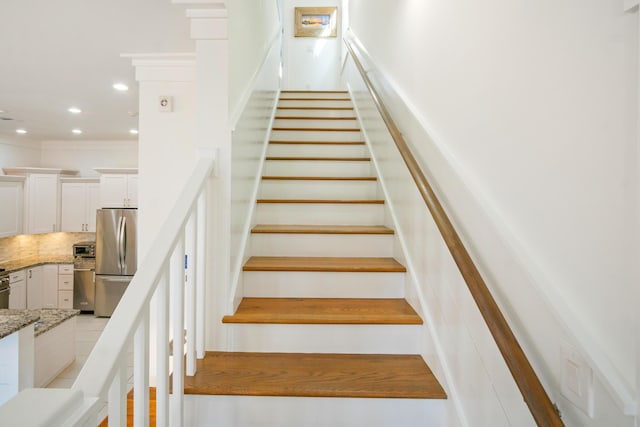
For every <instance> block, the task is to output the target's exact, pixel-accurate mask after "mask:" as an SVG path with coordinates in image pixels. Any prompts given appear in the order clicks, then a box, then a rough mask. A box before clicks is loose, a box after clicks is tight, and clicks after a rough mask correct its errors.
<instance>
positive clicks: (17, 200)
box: [0, 175, 25, 237]
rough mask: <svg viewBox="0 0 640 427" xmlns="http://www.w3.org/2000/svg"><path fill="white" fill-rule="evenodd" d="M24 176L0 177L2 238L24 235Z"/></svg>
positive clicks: (0, 229) (0, 231)
mask: <svg viewBox="0 0 640 427" xmlns="http://www.w3.org/2000/svg"><path fill="white" fill-rule="evenodd" d="M24 180H25V178H24V177H23V176H6V175H0V200H2V201H3V205H2V209H1V210H0V237H8V236H15V235H16V234H22V231H23V227H22V225H23V219H24Z"/></svg>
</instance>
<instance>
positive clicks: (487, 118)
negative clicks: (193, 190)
mask: <svg viewBox="0 0 640 427" xmlns="http://www.w3.org/2000/svg"><path fill="white" fill-rule="evenodd" d="M583 6H585V5H584V4H582V3H580V4H578V3H577V2H576V4H575V5H573V6H572V7H570V6H569V5H564V6H562V7H560V6H558V5H557V3H551V2H543V3H539V2H538V3H535V4H533V3H532V4H528V5H526V6H523V5H522V4H515V3H509V4H506V3H504V2H491V4H486V3H483V4H482V5H481V4H477V5H476V4H474V5H470V4H468V3H465V4H464V5H463V4H462V3H461V2H448V3H437V2H432V1H427V2H421V3H418V2H412V3H402V4H394V5H391V4H387V3H386V2H381V1H374V2H370V1H368V2H363V1H359V0H351V11H350V12H351V14H350V15H351V19H352V28H353V29H354V32H355V34H356V35H357V36H359V37H360V38H361V40H362V42H363V44H364V45H365V47H366V48H367V49H368V50H369V53H370V54H371V56H372V58H373V61H374V64H375V65H376V66H378V67H379V68H378V70H375V69H374V70H373V71H372V72H371V76H372V77H373V78H374V79H375V80H379V81H381V82H382V83H383V87H384V90H383V97H384V98H385V101H386V102H387V105H388V107H389V108H390V109H391V111H392V114H393V115H394V117H395V118H396V120H397V121H398V124H399V125H400V127H401V130H402V131H403V134H404V135H405V137H406V138H407V139H408V140H409V142H410V144H412V146H413V149H414V150H415V151H416V153H417V154H418V156H419V158H420V161H421V162H422V163H423V164H424V166H425V168H426V171H427V173H428V175H429V176H431V177H434V178H435V182H436V183H437V184H436V185H437V187H438V188H436V190H439V191H438V192H439V193H440V194H442V195H446V196H445V197H443V198H442V201H443V203H444V204H445V206H446V207H447V209H448V210H450V211H451V212H453V220H454V222H455V223H456V224H457V225H458V227H459V229H460V231H461V232H462V237H463V239H464V240H465V241H466V242H468V243H470V244H469V248H470V249H471V251H472V256H474V258H475V259H476V260H477V263H478V266H479V268H480V270H481V272H482V273H483V275H484V276H485V278H486V279H487V281H488V282H489V286H490V287H491V288H492V289H493V290H494V295H496V297H497V298H498V300H499V302H500V304H501V307H502V308H503V310H504V312H505V314H506V316H507V318H508V319H509V321H510V324H511V325H512V327H514V329H515V330H516V334H517V335H518V337H519V339H520V340H521V344H522V345H523V347H524V348H525V350H526V352H527V353H528V354H529V355H530V357H531V358H532V362H533V364H534V368H535V369H536V370H537V371H538V372H540V373H541V375H542V378H543V381H544V382H545V384H546V385H547V387H548V389H549V391H550V393H551V395H552V400H554V401H556V402H557V403H558V404H559V406H560V408H561V410H562V412H563V416H564V418H565V422H568V423H571V424H575V425H585V426H596V425H604V424H607V425H620V426H625V425H631V423H632V419H631V417H626V416H624V415H623V413H622V408H621V406H620V405H619V404H616V403H615V397H614V396H613V395H612V394H611V390H607V388H606V387H607V386H606V382H607V380H605V379H603V377H602V375H603V373H602V372H600V373H599V374H600V375H598V372H597V373H596V379H595V384H594V388H595V396H596V402H595V408H596V411H595V417H594V418H593V419H591V418H589V417H587V416H586V415H585V414H584V413H583V412H581V411H580V410H579V409H577V408H576V407H575V406H574V405H572V404H571V403H570V402H568V401H567V400H566V399H564V398H563V397H562V396H561V394H560V393H559V389H558V385H559V384H558V383H559V381H560V357H559V354H560V346H561V344H562V343H563V342H565V341H568V342H571V343H573V344H576V345H578V347H579V348H580V349H581V351H582V350H585V351H587V352H590V351H591V352H592V353H594V354H596V356H604V359H605V360H606V359H608V360H609V361H611V362H612V365H610V366H611V367H612V368H611V369H612V370H611V371H609V373H611V372H613V374H614V376H617V377H618V378H627V379H630V378H634V376H635V371H636V366H635V351H634V349H633V342H634V339H633V328H630V327H629V325H630V324H631V322H633V318H634V315H633V312H634V309H633V307H632V305H633V301H634V298H633V289H634V286H635V285H634V283H637V269H636V267H635V262H634V261H633V260H634V259H637V258H638V254H637V246H634V243H633V239H634V236H638V230H637V222H635V220H634V219H633V218H634V217H635V216H637V211H636V209H637V207H636V205H634V204H635V203H636V200H637V194H638V181H637V178H634V177H637V172H638V170H637V169H638V164H637V159H638V158H637V155H635V154H633V153H635V151H636V148H635V144H636V138H637V134H636V130H635V124H636V119H637V107H636V101H637V99H636V98H637V95H636V93H637V92H636V79H637V68H636V66H635V60H636V57H637V52H636V51H635V50H634V49H635V47H636V41H635V40H636V37H637V22H636V21H637V19H636V17H631V16H625V15H623V14H622V13H621V11H620V8H619V5H618V4H611V3H609V2H604V1H599V2H593V3H591V4H589V6H588V7H586V8H584V7H583ZM576 8H580V10H581V14H580V15H579V16H578V15H576V14H575V13H574V12H575V10H576ZM497 11H500V13H497ZM542 20H544V22H545V28H547V31H546V32H545V33H544V34H540V33H539V31H538V30H536V28H537V29H539V28H540V25H541V24H540V22H542ZM487 23H490V24H487ZM595 28H597V30H596V31H594V29H595ZM461 29H464V30H461ZM534 35H535V36H534ZM442 40H447V44H443V43H442V42H441V41H442ZM400 45H402V46H406V48H405V49H398V48H397V46H400ZM613 46H615V48H613ZM417 51H419V52H420V55H415V54H414V53H415V52H417ZM352 72H353V70H352V69H350V70H349V71H348V74H349V75H350V76H352V75H353V74H351V73H352ZM383 75H384V77H386V78H382V76H383ZM354 89H355V90H356V91H358V90H360V87H358V86H355V85H354ZM360 102H362V99H360ZM362 106H363V111H366V112H370V111H372V108H371V105H370V103H368V102H365V104H363V105H362ZM365 128H367V126H365ZM379 128H380V123H379V121H378V122H372V123H370V124H369V127H368V129H367V131H368V134H369V136H370V138H371V139H372V140H375V141H378V143H377V145H378V147H377V148H376V149H375V150H374V151H376V156H377V157H378V158H380V159H383V160H384V161H383V162H382V163H384V164H385V165H384V166H383V168H384V169H385V172H384V174H385V177H384V178H385V180H386V182H387V184H388V186H389V188H390V193H391V194H393V195H395V196H394V197H392V199H394V198H395V200H390V204H394V202H395V207H396V214H397V217H398V220H399V222H400V230H398V231H399V233H401V234H402V233H404V238H405V242H404V244H405V249H406V250H407V256H408V257H409V258H411V259H410V261H411V262H410V263H409V264H410V266H411V267H412V268H413V270H414V271H415V274H414V277H416V278H419V279H416V282H417V284H416V288H415V289H414V290H413V291H411V292H413V293H414V296H413V298H417V299H422V301H423V304H422V307H424V308H425V310H427V311H429V315H428V316H427V317H429V318H430V319H432V321H433V322H434V326H435V329H434V332H435V336H436V338H437V340H438V346H439V347H440V350H441V351H442V352H444V353H445V354H447V357H446V358H445V360H444V363H445V364H446V365H447V366H448V368H449V369H450V370H449V372H448V375H449V381H451V382H452V384H451V387H453V390H454V392H455V396H456V397H459V398H461V399H463V404H464V407H465V411H466V412H467V414H468V415H467V416H468V419H469V420H473V423H471V424H470V425H485V424H482V420H483V419H487V418H482V416H480V417H478V415H481V414H486V413H490V412H486V411H487V410H489V408H490V407H491V405H494V407H496V408H497V406H495V405H497V403H495V402H494V403H491V404H489V405H488V406H487V402H484V403H483V402H481V401H480V400H478V399H477V396H479V395H478V394H477V393H478V391H479V389H476V390H473V389H471V388H469V387H471V386H470V385H468V384H467V383H466V382H465V381H466V379H465V376H466V373H465V372H464V369H462V364H461V362H462V361H463V360H464V358H461V356H460V349H464V348H469V349H473V347H467V346H465V345H464V339H467V340H469V339H473V340H475V341H476V342H477V343H478V344H476V345H475V347H476V349H475V352H477V357H481V359H480V360H482V364H481V365H480V366H483V367H484V368H485V369H486V370H487V372H488V379H485V380H488V381H490V382H491V383H492V384H493V386H492V388H493V390H495V393H497V396H498V398H499V399H500V401H501V402H502V405H503V406H504V408H505V410H506V412H505V416H506V417H507V418H508V420H509V423H510V424H511V425H522V424H521V422H522V421H521V417H522V416H524V415H522V414H521V412H522V411H520V410H519V409H515V408H517V407H518V404H516V403H514V404H513V405H512V403H511V402H512V401H513V402H515V401H517V400H518V399H514V398H513V393H514V390H513V387H512V386H509V385H508V384H507V382H505V381H503V380H502V379H501V378H502V377H503V375H502V374H501V373H500V371H504V368H500V366H498V365H500V363H499V362H496V360H499V358H497V359H494V357H493V356H491V355H492V353H494V352H495V351H494V350H491V349H490V347H491V345H488V344H487V341H486V339H485V338H482V337H486V336H487V335H486V332H482V331H481V329H482V328H481V327H480V325H481V322H479V321H477V320H478V319H477V315H475V314H473V311H474V309H473V308H472V306H473V304H472V303H471V302H470V301H469V298H468V296H465V293H466V291H465V290H464V286H463V285H462V284H461V283H459V279H455V277H456V274H457V273H456V272H455V269H454V268H451V266H449V267H447V263H445V262H444V260H445V259H446V257H448V254H447V251H446V250H445V248H444V247H443V246H442V243H441V242H438V240H437V239H435V240H434V239H432V238H427V237H426V236H436V235H437V231H436V230H435V229H434V226H433V224H429V222H428V221H427V220H423V219H420V215H419V214H417V212H419V209H420V205H421V204H422V202H421V201H420V200H419V197H418V196H417V195H416V194H414V193H413V190H408V189H409V188H410V186H411V185H412V184H411V181H410V179H409V178H408V177H406V176H403V172H402V169H403V166H402V164H401V162H400V161H399V160H394V159H393V154H392V152H393V150H392V149H391V148H389V147H388V146H387V143H388V140H387V142H385V141H384V139H385V138H388V137H385V136H384V132H380V131H379V130H378V129H379ZM403 183H404V184H403ZM440 190H441V191H440ZM614 217H615V220H614V219H613V218H614ZM605 224H606V226H605ZM423 278H424V279H423ZM452 284H454V285H452ZM550 296H551V298H549V297H550ZM559 313H561V316H559V315H558V314H559ZM465 324H466V325H467V326H464V325H465ZM456 328H466V330H467V332H466V334H468V337H467V338H464V334H461V333H460V332H458V333H456ZM459 331H462V329H459ZM451 333H454V337H453V338H452V337H451V336H450V334H451ZM456 337H458V338H456ZM459 339H463V340H462V341H459ZM577 343H579V344H577ZM448 349H451V350H448ZM473 352H474V351H472V352H470V353H468V356H469V357H471V354H472V353H473ZM454 354H455V356H454ZM463 354H464V352H463ZM590 356H593V354H591V355H590ZM449 357H452V358H451V359H449ZM475 357H476V356H473V357H472V359H473V358H475ZM590 360H593V359H590ZM472 363H475V364H476V365H477V364H478V363H479V361H478V360H476V361H475V362H472ZM605 365H606V364H605ZM477 366H478V365H477ZM604 375H605V376H606V375H607V373H606V372H605V373H604ZM463 379H464V380H463ZM458 381H459V382H458ZM623 381H624V380H623ZM630 382H631V381H630ZM515 393H517V391H515ZM614 394H615V393H614ZM489 395H490V394H489ZM492 422H493V421H492V420H491V422H489V421H487V423H486V425H495V424H493V423H492Z"/></svg>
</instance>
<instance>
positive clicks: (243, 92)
mask: <svg viewBox="0 0 640 427" xmlns="http://www.w3.org/2000/svg"><path fill="white" fill-rule="evenodd" d="M277 2H278V0H237V1H232V2H227V9H228V11H229V61H230V64H229V79H230V85H229V111H231V114H232V117H234V116H235V117H237V116H239V114H240V112H241V110H242V109H243V108H244V105H245V103H246V102H247V99H248V97H249V96H250V95H251V83H252V81H253V80H254V79H255V78H256V73H257V72H258V71H259V68H260V65H261V63H262V61H263V59H264V56H265V53H266V51H267V49H269V44H270V43H271V41H272V40H273V38H274V36H275V35H276V33H277V31H278V29H279V27H280V18H279V17H278V6H277Z"/></svg>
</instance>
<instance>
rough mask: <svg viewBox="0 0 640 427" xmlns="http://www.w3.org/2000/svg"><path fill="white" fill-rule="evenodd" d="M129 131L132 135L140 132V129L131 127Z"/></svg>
mask: <svg viewBox="0 0 640 427" xmlns="http://www.w3.org/2000/svg"><path fill="white" fill-rule="evenodd" d="M129 133H130V134H132V135H137V134H138V129H129Z"/></svg>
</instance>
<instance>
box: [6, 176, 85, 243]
mask: <svg viewBox="0 0 640 427" xmlns="http://www.w3.org/2000/svg"><path fill="white" fill-rule="evenodd" d="M3 170H4V172H5V174H9V175H20V176H25V185H24V218H25V221H24V232H25V233H30V234H36V233H51V232H55V231H59V230H60V218H59V207H60V205H59V203H60V192H59V189H60V176H62V175H75V174H77V173H78V172H77V171H71V170H64V169H52V168H3Z"/></svg>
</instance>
